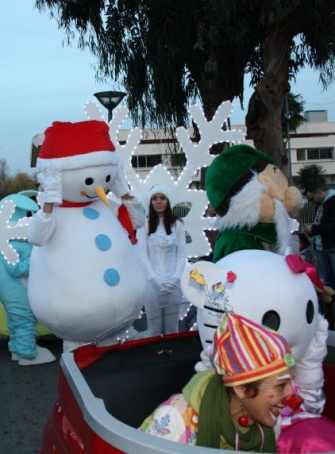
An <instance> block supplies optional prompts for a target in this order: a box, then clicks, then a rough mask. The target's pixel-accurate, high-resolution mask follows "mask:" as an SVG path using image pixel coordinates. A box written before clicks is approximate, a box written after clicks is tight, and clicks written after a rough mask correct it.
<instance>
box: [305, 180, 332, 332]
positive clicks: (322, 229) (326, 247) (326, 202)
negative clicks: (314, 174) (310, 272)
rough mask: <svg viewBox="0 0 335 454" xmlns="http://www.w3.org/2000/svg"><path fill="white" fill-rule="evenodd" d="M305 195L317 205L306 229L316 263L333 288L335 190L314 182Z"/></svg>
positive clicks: (322, 275) (320, 272)
mask: <svg viewBox="0 0 335 454" xmlns="http://www.w3.org/2000/svg"><path fill="white" fill-rule="evenodd" d="M305 195H306V197H307V199H308V200H309V201H310V202H313V203H314V204H315V205H316V206H317V211H316V216H315V220H314V224H312V225H311V226H310V228H308V229H307V230H306V233H307V235H308V236H311V237H314V238H315V249H316V264H317V268H318V272H319V274H320V276H321V279H322V281H323V283H324V284H325V285H327V286H329V287H331V288H333V289H334V288H335V190H333V189H324V188H323V186H321V184H318V183H315V185H311V186H310V187H307V188H305ZM325 315H326V318H327V319H328V322H329V328H330V329H334V327H335V320H334V301H333V304H327V313H326V314H325Z"/></svg>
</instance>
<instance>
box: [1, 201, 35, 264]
mask: <svg viewBox="0 0 335 454" xmlns="http://www.w3.org/2000/svg"><path fill="white" fill-rule="evenodd" d="M14 211H15V203H14V202H13V201H12V200H6V201H5V203H4V204H3V207H2V208H1V209H0V252H1V254H2V255H3V257H4V259H5V260H6V262H7V263H9V264H11V265H15V264H16V263H18V261H19V254H18V253H17V252H16V250H15V249H14V248H13V246H12V245H11V244H10V242H9V241H10V240H26V239H27V231H28V226H29V223H30V221H31V218H21V219H19V220H18V221H17V222H10V218H11V217H12V215H13V213H14Z"/></svg>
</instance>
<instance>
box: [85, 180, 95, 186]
mask: <svg viewBox="0 0 335 454" xmlns="http://www.w3.org/2000/svg"><path fill="white" fill-rule="evenodd" d="M93 182H94V180H93V178H86V180H85V184H87V186H90V185H91V184H93Z"/></svg>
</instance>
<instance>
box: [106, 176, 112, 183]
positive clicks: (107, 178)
mask: <svg viewBox="0 0 335 454" xmlns="http://www.w3.org/2000/svg"><path fill="white" fill-rule="evenodd" d="M109 181H111V176H110V175H107V177H106V183H108V182H109Z"/></svg>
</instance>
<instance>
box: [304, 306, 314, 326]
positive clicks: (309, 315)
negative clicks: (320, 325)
mask: <svg viewBox="0 0 335 454" xmlns="http://www.w3.org/2000/svg"><path fill="white" fill-rule="evenodd" d="M313 319H314V304H313V303H312V301H311V300H308V303H307V307H306V320H307V323H308V324H309V325H310V324H311V323H312V321H313Z"/></svg>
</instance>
